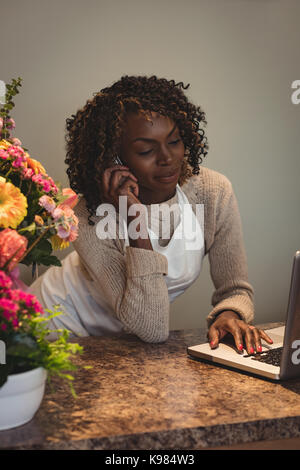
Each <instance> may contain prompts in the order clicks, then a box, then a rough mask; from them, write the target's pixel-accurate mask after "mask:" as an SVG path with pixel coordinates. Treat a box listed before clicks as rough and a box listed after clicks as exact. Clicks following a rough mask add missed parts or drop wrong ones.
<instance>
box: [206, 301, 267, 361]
mask: <svg viewBox="0 0 300 470" xmlns="http://www.w3.org/2000/svg"><path fill="white" fill-rule="evenodd" d="M227 333H230V334H231V335H232V336H233V338H234V342H235V345H236V348H237V350H238V351H240V352H241V351H243V349H244V343H245V345H246V350H247V353H248V354H254V352H255V351H256V352H261V351H262V346H261V339H264V340H265V341H266V342H267V343H269V344H272V343H273V341H272V339H271V338H270V337H269V336H268V335H267V334H266V333H265V332H264V331H263V330H260V329H259V328H255V327H254V326H252V325H248V324H247V323H245V322H244V321H243V320H241V319H240V317H239V316H238V314H237V313H235V312H233V311H231V310H226V311H224V312H222V313H220V314H219V315H218V317H217V318H216V320H215V321H214V322H213V324H212V325H211V326H210V328H209V330H208V333H207V336H208V340H209V343H210V347H211V348H212V349H215V348H216V347H217V346H218V344H219V341H220V340H221V339H222V338H223V337H224V336H225V335H226V334H227Z"/></svg>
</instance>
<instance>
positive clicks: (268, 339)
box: [259, 330, 273, 344]
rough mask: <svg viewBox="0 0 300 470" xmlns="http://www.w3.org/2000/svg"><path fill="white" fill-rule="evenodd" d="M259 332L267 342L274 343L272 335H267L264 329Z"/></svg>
mask: <svg viewBox="0 0 300 470" xmlns="http://www.w3.org/2000/svg"><path fill="white" fill-rule="evenodd" d="M259 334H260V336H261V338H262V339H264V340H265V341H266V342H267V343H269V344H273V340H272V339H271V338H270V336H268V335H267V333H266V332H265V331H264V330H259Z"/></svg>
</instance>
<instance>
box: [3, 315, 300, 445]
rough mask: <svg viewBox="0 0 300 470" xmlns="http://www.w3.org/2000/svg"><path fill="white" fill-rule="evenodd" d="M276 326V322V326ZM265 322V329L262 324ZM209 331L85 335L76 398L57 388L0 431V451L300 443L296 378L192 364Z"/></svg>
mask: <svg viewBox="0 0 300 470" xmlns="http://www.w3.org/2000/svg"><path fill="white" fill-rule="evenodd" d="M278 325H279V324H278V323H276V324H272V327H273V326H274V327H276V326H278ZM267 326H268V327H270V325H264V327H267ZM205 341H206V331H205V329H194V330H182V331H172V332H171V333H170V337H169V339H168V341H167V342H165V343H163V344H148V343H144V342H142V341H140V340H139V339H138V338H136V337H135V336H133V335H125V334H121V335H114V336H106V337H88V338H82V339H80V340H78V341H77V342H78V343H79V344H81V345H82V346H83V347H84V351H85V353H84V354H83V355H81V356H80V357H78V358H77V359H76V363H77V364H78V365H91V366H93V368H92V369H82V368H81V369H78V371H77V372H76V373H75V377H76V380H75V390H76V393H77V396H78V397H77V399H75V398H73V397H72V395H71V394H70V392H69V389H68V385H66V384H65V383H62V382H61V381H58V380H55V381H53V386H54V387H55V391H54V392H52V393H51V391H50V389H49V386H47V390H46V394H45V396H44V399H43V402H42V405H41V407H40V409H39V410H38V412H37V414H36V415H35V417H34V418H33V420H32V421H31V422H29V423H27V424H25V425H23V426H20V427H18V428H15V429H11V430H8V431H1V432H0V448H2V449H4V448H6V449H8V448H9V449H12V448H19V449H106V450H108V449H135V450H138V449H190V450H191V449H198V448H201V447H214V446H221V445H232V444H236V443H241V442H251V441H258V440H271V439H283V438H290V437H299V436H300V397H299V394H300V379H296V380H292V381H286V382H280V383H275V382H272V381H269V380H266V379H260V378H256V377H253V376H250V375H246V374H245V373H239V372H236V371H233V370H229V369H226V368H222V367H218V366H214V365H210V364H207V363H204V362H200V361H195V360H193V359H191V358H190V357H189V356H188V355H187V353H186V348H187V346H190V345H194V344H198V343H201V342H205Z"/></svg>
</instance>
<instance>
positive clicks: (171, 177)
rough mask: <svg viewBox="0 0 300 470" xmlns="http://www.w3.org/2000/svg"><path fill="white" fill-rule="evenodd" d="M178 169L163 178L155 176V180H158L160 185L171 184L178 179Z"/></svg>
mask: <svg viewBox="0 0 300 470" xmlns="http://www.w3.org/2000/svg"><path fill="white" fill-rule="evenodd" d="M179 171H180V170H179V169H178V168H177V169H176V170H174V171H173V172H171V171H170V172H168V174H167V175H165V176H155V179H156V180H158V181H159V182H160V183H173V182H174V181H176V180H177V179H178V177H179Z"/></svg>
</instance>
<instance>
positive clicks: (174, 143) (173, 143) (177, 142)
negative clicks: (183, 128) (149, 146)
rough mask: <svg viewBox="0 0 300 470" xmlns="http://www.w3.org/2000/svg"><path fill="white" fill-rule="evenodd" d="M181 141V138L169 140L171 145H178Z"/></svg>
mask: <svg viewBox="0 0 300 470" xmlns="http://www.w3.org/2000/svg"><path fill="white" fill-rule="evenodd" d="M180 141H181V139H177V140H173V141H172V142H169V144H170V145H176V144H179V142H180Z"/></svg>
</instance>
